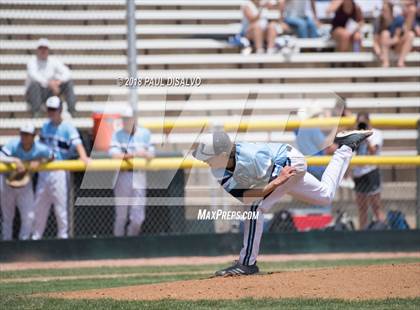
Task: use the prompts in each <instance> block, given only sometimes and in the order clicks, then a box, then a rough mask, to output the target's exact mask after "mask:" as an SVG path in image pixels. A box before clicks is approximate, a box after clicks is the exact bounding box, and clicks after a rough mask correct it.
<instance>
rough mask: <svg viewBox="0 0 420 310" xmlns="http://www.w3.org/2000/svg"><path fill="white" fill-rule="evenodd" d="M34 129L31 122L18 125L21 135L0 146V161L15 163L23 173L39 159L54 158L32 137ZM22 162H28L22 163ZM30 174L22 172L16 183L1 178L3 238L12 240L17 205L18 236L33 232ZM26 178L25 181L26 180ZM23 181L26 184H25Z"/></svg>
mask: <svg viewBox="0 0 420 310" xmlns="http://www.w3.org/2000/svg"><path fill="white" fill-rule="evenodd" d="M35 136H36V129H35V126H34V125H32V124H25V125H23V126H22V127H21V128H20V138H15V139H12V140H10V141H9V142H8V143H7V144H6V145H5V146H3V148H1V150H0V162H4V163H14V164H15V165H16V172H17V173H25V172H27V171H28V169H29V170H34V169H36V168H38V167H39V165H40V164H41V163H42V162H46V161H48V160H52V159H53V153H52V152H51V150H49V149H48V147H47V146H46V145H44V144H42V143H40V142H39V141H35ZM24 163H26V164H27V165H28V168H26V167H25V165H24ZM30 178H31V176H30V175H29V174H28V175H25V176H24V177H23V178H21V180H18V181H19V182H20V181H22V182H21V184H19V185H16V184H15V185H12V184H9V183H8V180H7V179H3V180H2V183H0V186H1V187H2V188H1V190H0V191H1V195H0V202H1V203H0V204H1V213H2V236H3V240H12V235H13V219H14V217H15V212H16V207H17V208H18V210H19V214H20V221H21V225H20V231H19V239H20V240H27V239H29V237H30V234H31V232H32V224H33V221H34V218H35V202H34V191H33V187H32V186H33V184H32V180H31V179H30ZM26 182H27V183H26ZM25 183H26V184H25Z"/></svg>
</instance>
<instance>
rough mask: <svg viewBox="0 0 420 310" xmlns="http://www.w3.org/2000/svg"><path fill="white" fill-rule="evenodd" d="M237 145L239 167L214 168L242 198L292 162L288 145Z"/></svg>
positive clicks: (236, 157) (266, 182) (227, 185)
mask: <svg viewBox="0 0 420 310" xmlns="http://www.w3.org/2000/svg"><path fill="white" fill-rule="evenodd" d="M235 146H236V154H235V159H236V164H235V169H234V170H233V171H229V170H225V169H212V173H213V175H214V176H215V177H216V179H217V181H218V182H219V183H220V185H222V186H223V188H224V189H225V190H226V191H227V192H228V193H229V194H231V195H232V196H234V197H235V198H238V199H239V200H242V198H243V193H244V192H245V191H246V190H249V189H252V188H262V187H264V186H265V185H267V184H268V183H269V182H270V181H271V180H272V179H273V178H274V177H276V176H278V175H279V174H280V172H281V170H282V169H283V167H284V166H285V165H286V164H287V163H288V162H290V159H288V157H287V152H288V151H289V150H290V149H291V147H290V146H289V145H288V144H283V143H247V142H240V143H236V144H235Z"/></svg>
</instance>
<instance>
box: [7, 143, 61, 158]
mask: <svg viewBox="0 0 420 310" xmlns="http://www.w3.org/2000/svg"><path fill="white" fill-rule="evenodd" d="M1 152H2V153H3V154H2V155H3V156H8V157H17V158H19V159H20V160H22V161H31V160H36V159H53V153H52V151H51V150H50V149H49V148H48V147H47V146H46V145H45V144H43V143H41V142H39V141H34V144H33V145H32V148H31V149H30V150H29V151H25V150H24V149H23V147H22V143H21V141H20V138H15V139H12V140H10V141H9V142H8V143H7V144H6V145H5V146H3V147H2V149H1ZM3 156H0V158H1V157H3Z"/></svg>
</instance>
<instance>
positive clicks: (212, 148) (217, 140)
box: [192, 131, 233, 161]
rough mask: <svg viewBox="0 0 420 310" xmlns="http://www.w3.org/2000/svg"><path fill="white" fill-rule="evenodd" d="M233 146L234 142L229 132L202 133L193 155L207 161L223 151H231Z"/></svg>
mask: <svg viewBox="0 0 420 310" xmlns="http://www.w3.org/2000/svg"><path fill="white" fill-rule="evenodd" d="M232 147H233V143H232V141H231V140H230V138H229V136H228V135H227V133H226V132H224V131H217V132H215V133H213V134H205V135H202V136H201V137H200V139H199V140H198V146H197V148H196V149H195V150H194V151H193V154H192V155H193V156H194V157H195V158H196V159H198V160H202V161H207V160H209V159H210V158H212V157H214V156H217V155H220V154H221V153H223V152H226V153H230V151H231V150H232Z"/></svg>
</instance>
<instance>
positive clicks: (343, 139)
mask: <svg viewBox="0 0 420 310" xmlns="http://www.w3.org/2000/svg"><path fill="white" fill-rule="evenodd" d="M372 134H373V131H372V130H349V131H341V132H339V133H338V134H337V136H335V140H334V142H335V143H337V144H338V146H339V147H340V146H342V145H347V146H348V147H350V148H351V149H352V150H353V151H354V150H356V149H357V148H358V147H359V145H360V143H362V142H363V141H364V140H365V139H366V138H367V137H369V136H371V135H372Z"/></svg>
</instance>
